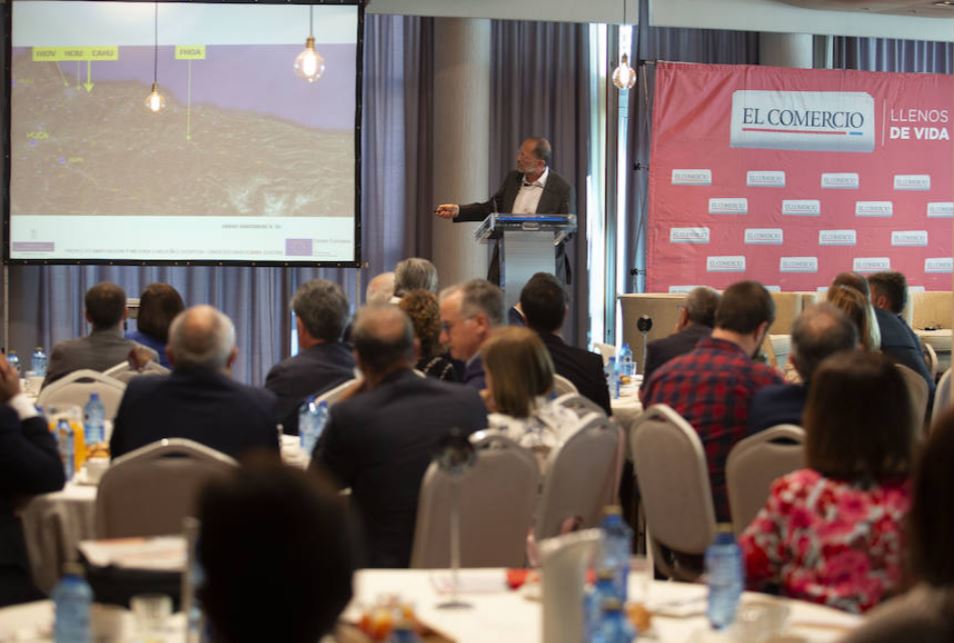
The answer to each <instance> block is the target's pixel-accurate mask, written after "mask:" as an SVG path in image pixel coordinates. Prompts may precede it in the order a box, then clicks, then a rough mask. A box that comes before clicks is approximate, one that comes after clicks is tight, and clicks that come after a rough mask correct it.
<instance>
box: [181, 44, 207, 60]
mask: <svg viewBox="0 0 954 643" xmlns="http://www.w3.org/2000/svg"><path fill="white" fill-rule="evenodd" d="M176 60H205V45H176Z"/></svg>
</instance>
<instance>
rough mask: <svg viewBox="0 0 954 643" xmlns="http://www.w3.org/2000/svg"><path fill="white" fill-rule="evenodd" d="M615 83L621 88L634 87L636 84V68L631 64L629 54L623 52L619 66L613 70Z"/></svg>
mask: <svg viewBox="0 0 954 643" xmlns="http://www.w3.org/2000/svg"><path fill="white" fill-rule="evenodd" d="M613 84H614V85H616V87H617V88H619V89H632V88H633V85H635V84H636V70H635V69H633V68H632V67H630V66H629V56H627V55H626V54H623V55H622V57H621V58H620V60H619V66H618V67H617V68H616V69H614V70H613Z"/></svg>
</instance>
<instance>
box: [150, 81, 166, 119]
mask: <svg viewBox="0 0 954 643" xmlns="http://www.w3.org/2000/svg"><path fill="white" fill-rule="evenodd" d="M165 106H166V97H165V96H163V95H162V94H160V93H159V83H153V84H152V91H150V92H149V95H148V96H146V109H148V110H149V111H150V112H158V111H160V110H162V109H163V108H165Z"/></svg>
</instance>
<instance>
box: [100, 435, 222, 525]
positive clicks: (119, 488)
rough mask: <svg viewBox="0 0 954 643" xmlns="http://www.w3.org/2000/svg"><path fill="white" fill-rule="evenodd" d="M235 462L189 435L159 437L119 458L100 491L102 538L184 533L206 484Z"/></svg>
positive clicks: (105, 475) (102, 480)
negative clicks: (187, 519)
mask: <svg viewBox="0 0 954 643" xmlns="http://www.w3.org/2000/svg"><path fill="white" fill-rule="evenodd" d="M235 466H237V462H236V461H235V460H234V459H233V458H231V457H229V456H227V455H225V454H224V453H220V452H218V451H216V450H215V449H210V448H209V447H207V446H205V445H202V444H199V443H198V442H193V441H192V440H186V439H183V438H168V439H164V440H159V441H158V442H153V443H152V444H147V445H146V446H144V447H141V448H139V449H136V450H135V451H131V452H130V453H127V454H126V455H124V456H121V457H119V458H117V459H116V460H113V463H112V465H110V467H109V469H107V470H106V472H105V473H104V474H103V477H102V479H101V480H100V482H99V490H98V492H97V494H96V512H95V513H96V536H97V538H126V537H130V536H161V535H165V534H177V533H179V532H181V531H182V520H183V518H185V517H186V516H192V515H194V511H195V509H196V507H195V502H196V499H197V498H196V496H197V494H198V492H199V490H200V489H201V488H202V485H203V484H205V482H206V481H208V480H209V479H210V478H212V477H215V476H218V475H225V474H227V473H228V472H229V471H231V470H232V469H233V467H235Z"/></svg>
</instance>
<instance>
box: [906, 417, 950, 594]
mask: <svg viewBox="0 0 954 643" xmlns="http://www.w3.org/2000/svg"><path fill="white" fill-rule="evenodd" d="M951 462H954V409H952V410H948V411H947V412H946V413H944V414H943V415H942V416H941V417H939V418H938V419H937V421H936V422H935V423H934V425H933V426H932V427H931V435H930V437H929V438H928V441H927V443H926V444H925V445H924V447H923V448H922V449H921V457H920V459H919V461H918V464H917V467H916V469H915V474H914V485H913V492H914V494H913V495H914V498H913V500H912V502H911V512H910V514H908V526H909V529H910V537H911V542H910V546H911V567H912V571H913V573H914V576H915V578H917V579H918V580H921V581H924V582H927V583H930V584H931V585H935V586H938V587H951V586H954V548H952V547H951V543H952V542H954V512H952V511H951V490H952V489H954V466H951Z"/></svg>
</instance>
